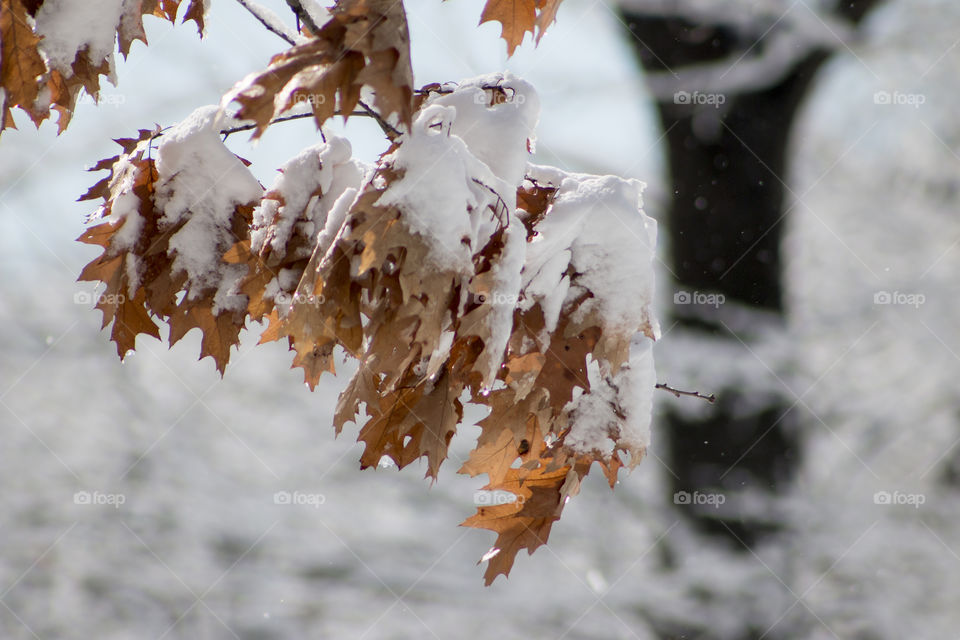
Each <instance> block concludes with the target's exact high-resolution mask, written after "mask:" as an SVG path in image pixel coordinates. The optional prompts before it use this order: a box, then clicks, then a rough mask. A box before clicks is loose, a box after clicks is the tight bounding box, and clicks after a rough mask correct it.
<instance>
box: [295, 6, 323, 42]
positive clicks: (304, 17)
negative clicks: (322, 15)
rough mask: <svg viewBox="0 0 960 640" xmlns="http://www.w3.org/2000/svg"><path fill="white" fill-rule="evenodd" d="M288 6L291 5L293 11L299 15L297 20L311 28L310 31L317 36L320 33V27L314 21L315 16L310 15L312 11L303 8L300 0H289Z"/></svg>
mask: <svg viewBox="0 0 960 640" xmlns="http://www.w3.org/2000/svg"><path fill="white" fill-rule="evenodd" d="M287 6H288V7H290V10H291V11H293V14H294V15H295V16H297V20H299V21H300V22H302V23H303V26H305V27H306V28H307V29H310V33H312V34H313V35H314V36H316V35H317V34H318V33H320V27H318V26H317V23H316V22H314V20H313V16H311V15H310V12H309V11H307V10H306V9H304V8H303V4H302V3H301V2H300V0H287Z"/></svg>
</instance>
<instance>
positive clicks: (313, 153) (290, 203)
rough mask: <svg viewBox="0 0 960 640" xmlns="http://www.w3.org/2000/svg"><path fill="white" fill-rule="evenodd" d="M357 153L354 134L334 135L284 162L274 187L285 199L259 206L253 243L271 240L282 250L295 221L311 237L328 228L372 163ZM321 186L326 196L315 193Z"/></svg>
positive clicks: (257, 245) (257, 247)
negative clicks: (335, 211)
mask: <svg viewBox="0 0 960 640" xmlns="http://www.w3.org/2000/svg"><path fill="white" fill-rule="evenodd" d="M352 155H353V153H352V149H351V147H350V141H349V140H347V139H346V138H341V137H338V136H333V135H328V136H327V142H325V143H324V142H321V143H319V144H316V145H313V146H310V147H307V148H306V149H304V150H303V151H301V152H300V153H299V154H297V155H296V156H295V157H293V158H292V159H290V161H288V162H287V163H286V164H285V165H284V166H283V167H281V168H280V174H279V175H278V176H277V178H276V179H275V180H274V182H273V185H272V186H271V187H270V191H271V192H276V193H277V194H279V196H280V200H277V199H264V200H263V202H262V204H261V205H258V206H257V208H256V209H254V212H253V222H254V231H253V233H252V235H251V246H252V248H253V249H254V250H255V251H258V250H260V248H261V247H262V246H263V244H264V243H265V242H268V241H269V242H270V246H271V249H272V251H273V252H274V253H275V254H277V255H280V256H282V255H283V254H284V252H285V251H286V246H287V242H288V241H289V240H290V236H291V234H292V233H293V229H294V226H295V225H297V224H299V225H301V229H300V231H301V233H302V234H304V235H306V236H308V237H313V236H316V235H317V234H318V233H319V232H320V231H322V230H323V228H324V226H325V225H326V223H327V216H328V214H329V212H330V209H331V207H332V206H333V205H334V203H335V202H336V201H337V199H338V198H339V197H340V195H341V194H342V193H343V192H344V191H345V190H347V189H359V188H360V186H361V184H362V181H363V178H364V174H365V173H366V171H367V167H366V165H364V164H362V163H360V162H358V161H356V160H354V159H353V158H352ZM317 191H319V192H320V193H321V194H322V195H321V196H320V197H317V196H316V195H314V194H315V193H316V192H317ZM281 201H282V202H281ZM308 204H309V207H308ZM304 211H306V219H305V220H304V219H301V215H302V214H303V212H304ZM268 231H269V233H270V235H269V237H268V236H267V234H268ZM301 257H309V256H301Z"/></svg>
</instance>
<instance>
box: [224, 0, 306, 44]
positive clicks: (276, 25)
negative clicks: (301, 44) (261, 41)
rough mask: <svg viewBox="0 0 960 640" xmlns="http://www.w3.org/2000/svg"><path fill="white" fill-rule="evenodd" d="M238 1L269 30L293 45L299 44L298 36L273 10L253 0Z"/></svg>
mask: <svg viewBox="0 0 960 640" xmlns="http://www.w3.org/2000/svg"><path fill="white" fill-rule="evenodd" d="M237 3H238V4H239V5H240V6H241V7H243V8H244V9H246V10H247V11H249V12H250V15H252V16H253V17H254V18H256V19H257V20H258V21H259V22H260V24H262V25H263V26H264V27H266V29H267V31H269V32H271V33H273V34H275V35H277V36H279V37H281V38H283V39H284V40H285V41H286V42H287V44H289V45H290V46H291V47H292V46H294V45H295V44H297V40H296V36H295V35H294V34H292V33H290V31H289V30H288V29H286V25H285V24H283V22H282V21H281V20H280V19H279V18H278V17H277V16H276V14H274V13H273V12H272V11H270V10H269V9H267V8H266V7H263V6H261V5H259V4H257V3H255V2H252V1H251V0H237Z"/></svg>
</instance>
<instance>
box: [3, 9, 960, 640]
mask: <svg viewBox="0 0 960 640" xmlns="http://www.w3.org/2000/svg"><path fill="white" fill-rule="evenodd" d="M263 4H265V5H266V6H268V7H270V8H271V9H273V10H274V11H275V12H276V13H277V14H278V15H280V16H282V17H283V18H284V19H286V20H288V22H289V23H291V24H292V20H289V17H290V15H289V10H287V8H286V5H285V3H284V2H282V1H281V0H272V1H266V0H264V1H263ZM482 4H483V3H482V2H480V1H479V0H474V1H472V2H471V1H468V0H456V1H454V2H445V3H440V2H439V1H437V0H430V1H427V2H424V1H418V2H409V3H407V9H408V13H409V20H410V28H411V39H412V46H413V62H414V71H415V74H416V81H417V83H418V84H420V85H423V84H427V83H430V82H444V81H456V80H460V79H463V78H467V77H471V76H475V75H479V74H481V73H487V72H491V71H497V70H502V69H507V68H508V69H510V70H511V71H513V72H515V73H517V74H518V75H521V76H523V77H525V78H527V79H528V80H530V81H532V82H533V83H534V85H535V86H536V87H537V88H538V90H539V92H540V95H541V102H542V105H543V110H542V114H541V123H540V127H539V139H538V142H537V152H536V156H535V162H538V163H545V164H554V165H557V166H560V167H562V168H564V169H566V170H571V171H580V172H591V173H612V174H617V175H622V176H627V177H636V178H639V179H641V180H643V181H645V182H646V183H647V184H648V191H647V197H646V209H647V211H648V213H649V214H650V215H652V216H654V217H655V218H657V219H658V221H659V222H660V229H661V236H660V259H659V264H658V269H659V280H658V287H659V293H658V295H659V298H660V304H659V308H658V313H659V316H660V320H661V324H662V326H663V336H662V338H661V340H660V341H659V343H658V344H657V347H656V358H657V369H658V377H659V380H660V381H661V382H666V383H669V384H671V385H673V386H676V387H681V388H686V389H697V390H700V391H703V392H706V393H715V394H717V396H718V401H717V403H716V404H713V405H711V404H708V403H706V402H703V401H700V400H697V399H693V398H681V399H677V398H674V397H672V396H671V395H669V394H667V393H660V392H658V396H657V398H656V400H657V402H656V404H655V407H654V440H653V445H652V447H651V448H650V451H649V455H648V457H647V458H646V459H645V460H644V461H643V463H642V464H641V465H640V466H639V467H638V468H637V469H636V470H635V471H634V472H633V473H631V474H629V475H626V474H623V475H622V477H621V481H620V483H619V485H618V486H617V489H616V491H615V492H611V491H610V490H609V489H608V488H607V486H606V484H605V482H604V480H603V478H602V476H601V475H600V474H594V475H595V476H596V477H593V476H591V477H589V478H588V479H587V482H586V483H585V486H584V489H583V492H582V494H581V495H580V496H578V497H577V498H576V499H574V500H572V501H571V503H570V504H569V505H568V506H567V508H566V509H565V511H564V515H563V519H562V520H561V521H560V522H559V523H558V524H556V525H555V526H554V529H553V532H552V535H551V538H550V544H549V545H547V546H545V547H542V548H541V549H539V550H538V551H537V552H536V553H535V554H534V555H533V556H526V555H522V556H518V559H517V563H516V564H515V566H514V569H513V572H512V574H511V576H510V578H509V579H508V580H504V579H503V578H501V579H499V580H497V582H496V583H494V585H493V586H492V587H490V588H486V589H485V588H483V587H482V580H481V574H482V567H476V566H475V564H474V563H475V562H476V560H478V559H479V558H480V556H482V555H483V553H484V552H486V551H487V549H488V548H489V547H490V546H491V544H492V542H493V540H494V536H493V534H491V533H489V532H486V531H481V530H468V529H463V528H458V527H457V526H456V524H457V523H458V522H460V521H461V520H462V519H464V518H466V517H467V516H469V515H470V514H471V513H472V512H473V509H474V506H473V492H474V491H475V490H476V489H478V488H479V487H480V486H481V485H482V480H481V479H479V478H478V479H470V478H467V477H465V476H457V475H456V474H455V473H454V472H455V470H456V469H457V468H458V466H459V462H460V461H461V460H462V459H464V458H465V457H466V456H467V452H468V451H469V450H470V448H471V443H472V441H473V440H475V438H476V436H477V434H478V433H479V429H478V428H476V427H472V426H467V427H465V428H463V429H461V431H460V433H459V434H458V435H457V437H455V438H454V441H453V446H452V449H451V459H450V460H449V461H448V462H447V464H445V465H444V467H443V470H442V473H441V477H440V479H439V481H438V482H437V483H436V484H434V485H433V486H430V484H429V482H428V481H426V480H424V479H423V478H422V474H423V472H424V471H425V467H421V468H417V466H416V465H413V468H409V469H407V470H405V471H403V472H401V473H398V472H397V471H396V470H395V469H390V468H383V469H378V470H376V471H371V470H368V471H365V472H361V471H360V470H359V468H358V463H357V460H358V458H359V456H360V451H361V450H362V447H360V446H359V445H356V444H354V443H353V439H354V438H355V435H356V430H355V429H354V430H353V431H350V430H349V429H348V430H347V432H345V434H344V435H343V437H341V438H339V439H336V440H335V439H334V437H333V429H332V426H331V425H332V414H333V409H334V406H335V402H336V396H337V394H338V393H339V390H340V389H341V388H342V386H343V384H344V382H345V378H346V376H348V375H349V374H350V367H351V365H350V364H349V363H346V364H344V365H341V366H339V367H338V368H339V369H340V370H341V374H340V376H339V377H337V378H331V377H325V378H324V379H323V380H322V382H321V385H320V386H318V388H317V390H316V391H315V392H313V393H310V392H309V391H308V390H307V389H305V388H304V386H303V384H302V376H301V374H300V372H298V371H291V370H290V369H289V365H290V360H291V355H290V354H289V353H288V352H286V350H285V349H284V347H283V346H282V345H280V344H279V343H271V344H268V345H265V346H261V347H259V348H254V347H255V346H256V342H257V335H258V334H259V327H257V326H254V327H253V328H252V329H251V330H250V331H249V332H248V333H247V334H246V337H245V339H244V341H243V343H242V346H241V348H240V351H239V353H236V354H235V355H234V357H233V360H232V365H231V367H230V368H229V369H228V371H227V374H226V377H224V378H223V379H220V378H219V376H218V375H217V374H216V372H215V370H214V367H213V363H212V362H211V361H210V360H209V359H207V360H205V361H203V362H200V363H197V362H196V361H195V360H196V356H197V353H198V352H199V336H198V335H197V334H196V333H194V334H190V335H188V336H187V338H186V339H184V340H183V342H182V343H181V344H179V345H178V346H177V347H176V348H174V349H172V350H167V349H166V348H165V347H162V346H161V344H160V343H158V342H156V341H153V340H151V339H149V338H145V337H141V339H140V341H138V349H137V352H136V354H135V355H133V356H131V357H128V358H127V360H126V361H125V362H124V363H122V364H121V363H120V362H119V361H118V359H117V358H116V353H115V349H114V346H113V345H112V344H111V343H110V342H109V341H108V339H107V335H106V334H103V333H101V332H100V331H99V326H100V313H99V312H95V311H92V310H91V308H90V307H91V305H90V304H89V302H88V301H89V295H90V293H91V292H92V291H93V289H92V288H91V287H90V286H89V285H90V283H76V282H75V280H76V277H77V274H78V273H79V272H80V270H81V268H82V267H83V265H85V264H86V263H87V262H89V261H90V260H92V259H93V258H94V257H95V256H96V255H97V253H98V251H97V250H96V248H95V247H90V246H87V245H81V244H78V243H76V242H74V238H76V237H77V236H78V235H80V233H81V231H82V230H83V224H82V221H83V218H84V216H85V215H86V214H88V213H90V211H91V210H92V209H93V207H92V206H91V203H89V202H84V203H76V202H74V201H75V199H76V198H77V197H78V196H79V195H80V194H81V193H83V192H84V191H85V190H86V189H87V188H88V187H89V186H90V185H91V184H92V183H94V182H96V181H97V180H98V179H99V178H100V176H99V175H95V174H90V173H86V172H85V171H84V168H85V167H87V166H91V165H92V164H94V163H95V162H96V161H97V160H99V159H100V158H103V157H107V156H111V155H114V154H115V153H116V151H117V147H116V145H114V144H113V143H112V142H111V141H110V140H111V138H120V137H127V136H130V135H131V134H133V133H134V132H135V130H136V129H138V128H148V127H151V126H152V125H154V124H156V123H159V124H161V125H164V126H165V125H169V124H172V123H174V122H177V121H179V120H181V119H183V118H184V117H186V116H187V115H188V114H189V113H190V112H191V111H192V110H193V109H194V108H196V107H197V106H200V105H203V104H213V103H217V102H219V99H220V96H221V95H222V94H223V93H224V92H225V91H227V90H228V89H229V88H230V87H231V86H232V85H233V83H234V82H236V81H237V80H239V79H240V78H242V77H243V76H244V75H246V74H247V73H250V72H253V71H257V70H260V69H262V68H263V67H264V65H265V64H266V62H267V61H268V60H269V58H270V56H271V55H273V54H275V53H277V52H279V51H280V50H282V49H283V48H285V44H284V43H283V42H282V41H280V40H279V39H278V38H276V37H275V36H273V35H272V34H270V33H267V32H266V31H265V30H264V29H263V28H262V27H261V26H260V24H259V23H257V22H256V21H255V20H254V19H253V18H252V17H251V16H250V15H249V14H247V13H246V12H245V11H244V10H243V8H242V7H241V6H240V5H239V4H237V3H234V2H230V1H229V0H216V1H215V2H213V3H212V7H211V10H210V13H209V15H208V19H207V25H208V32H207V34H206V37H205V38H204V40H203V41H200V40H199V39H198V38H197V35H196V30H195V29H194V27H193V25H192V24H189V25H185V26H180V25H178V26H177V27H175V28H174V27H171V26H170V25H169V24H167V23H163V24H161V23H160V22H159V21H158V20H150V19H148V20H147V32H148V37H149V40H150V46H149V47H148V48H145V47H143V46H142V45H135V46H134V49H133V52H132V53H131V55H130V57H129V59H128V60H127V61H123V60H122V59H121V60H118V61H117V78H118V86H117V87H116V88H114V87H110V86H109V85H106V86H105V87H104V89H103V91H102V92H101V96H100V97H101V103H102V104H101V105H100V106H99V107H96V106H94V105H93V103H92V100H86V101H85V102H84V103H83V104H81V105H80V107H79V108H78V112H77V114H76V117H75V120H74V122H73V125H72V126H71V127H70V129H69V130H68V131H67V132H66V133H64V134H63V135H62V136H59V137H57V136H56V135H55V127H54V126H53V125H51V124H50V123H47V124H45V125H44V126H43V127H42V129H41V130H40V131H39V132H37V131H35V130H34V129H33V128H32V125H31V124H30V123H29V122H28V121H27V120H26V119H25V118H20V117H19V116H20V115H21V114H18V120H17V125H18V126H19V127H20V130H19V131H12V130H8V131H6V132H4V134H3V138H2V142H0V275H2V277H0V326H2V328H3V331H2V332H0V353H2V366H0V484H2V487H3V489H2V491H0V513H2V516H0V541H2V544H0V636H2V637H4V638H44V639H45V638H72V637H76V638H84V637H96V638H104V639H113V638H147V639H152V638H155V639H160V638H216V639H219V638H241V639H243V640H248V639H249V640H260V639H264V640H266V639H272V638H277V639H280V638H284V639H286V638H291V639H292V638H298V639H299V638H371V639H372V638H462V637H470V638H530V637H533V638H571V639H574V638H639V639H647V638H650V639H667V638H689V639H694V638H722V639H749V638H771V639H787V638H858V639H864V640H867V639H870V640H872V639H886V638H891V639H892V638H902V637H910V638H918V639H927V638H929V639H942V638H951V637H956V636H957V629H958V628H960V613H958V610H957V608H956V603H957V602H958V601H960V520H958V517H957V513H960V491H958V489H960V446H958V445H960V410H958V407H960V403H958V395H960V390H958V385H957V384H956V380H957V379H958V377H960V336H958V331H957V329H956V326H957V324H958V321H960V305H958V304H957V295H958V291H960V288H958V286H957V278H956V275H955V274H956V272H957V270H958V269H957V267H958V264H960V249H958V245H960V218H958V216H957V213H956V210H957V208H958V204H960V191H958V188H960V171H958V170H960V155H958V154H960V120H958V118H957V117H956V111H957V105H958V97H960V93H958V90H957V86H958V84H957V80H956V78H957V77H958V73H960V5H958V4H957V3H955V2H951V1H950V0H888V1H886V2H883V1H868V0H852V1H851V0H846V1H843V2H834V1H832V0H793V1H788V0H735V1H734V0H724V1H723V2H720V1H719V0H630V1H627V0H624V1H623V2H622V3H621V4H620V5H617V4H615V3H612V2H607V1H603V0H601V1H599V2H593V1H592V0H566V1H565V2H564V3H563V5H562V7H561V9H560V11H559V14H558V21H557V23H556V24H555V25H553V27H551V29H550V30H549V31H548V32H547V34H546V36H545V37H544V39H543V40H542V41H541V43H540V45H539V47H537V48H534V47H533V46H532V44H531V43H530V42H529V40H528V41H527V43H525V44H524V46H522V47H521V48H520V49H519V50H518V53H517V55H516V56H514V57H513V58H511V59H509V60H508V59H507V58H506V54H505V47H504V44H503V42H502V41H501V40H499V37H498V36H499V26H498V25H497V26H494V25H491V24H486V25H484V26H482V27H480V28H477V27H476V23H477V20H478V17H479V15H480V11H481V9H482ZM355 120H361V119H355ZM338 126H339V125H338ZM346 133H347V135H349V137H350V139H351V141H352V142H353V143H354V151H355V154H356V155H357V156H358V157H360V158H362V159H364V160H368V161H369V160H373V159H374V158H375V157H376V156H377V155H378V154H379V153H380V152H381V151H383V149H384V141H383V138H382V134H381V133H380V132H379V130H378V129H377V128H376V127H375V125H372V124H371V123H369V122H362V121H359V122H354V121H353V120H352V121H351V122H350V124H349V125H348V127H347V130H346ZM316 138H317V133H316V131H315V130H314V129H313V126H312V124H310V123H306V122H294V123H287V124H285V125H281V126H275V127H272V128H271V129H270V131H269V132H268V133H267V134H266V135H265V136H264V138H263V140H262V141H261V142H260V143H259V145H257V146H256V147H251V146H250V145H248V144H247V142H246V140H245V138H244V137H243V136H242V135H239V136H231V138H230V141H229V144H230V145H231V146H232V148H233V149H234V150H235V151H236V152H237V153H239V154H240V155H243V156H244V157H247V158H248V159H250V160H252V161H253V166H252V169H253V170H254V171H255V173H256V175H257V177H258V178H259V179H260V180H261V182H263V183H264V184H265V185H268V186H269V184H270V183H271V182H272V180H273V175H274V170H275V168H276V167H278V166H279V165H280V164H282V163H283V161H284V160H286V159H287V158H289V157H291V156H293V155H294V154H295V153H296V152H297V151H299V150H300V149H301V148H303V147H305V146H308V145H310V144H312V143H313V142H314V141H315V140H316ZM480 417H482V416H481V415H471V414H468V418H470V419H472V420H477V419H479V418H480ZM83 492H86V493H83ZM277 492H288V493H290V494H293V493H294V492H299V493H300V494H302V495H303V496H306V497H308V498H309V499H306V500H301V502H302V504H277V503H276V501H275V500H274V495H275V493H277ZM78 494H79V495H80V496H81V497H80V498H77V497H76V496H77V495H78ZM83 496H86V497H89V498H90V500H89V501H86V500H85V499H84V498H83Z"/></svg>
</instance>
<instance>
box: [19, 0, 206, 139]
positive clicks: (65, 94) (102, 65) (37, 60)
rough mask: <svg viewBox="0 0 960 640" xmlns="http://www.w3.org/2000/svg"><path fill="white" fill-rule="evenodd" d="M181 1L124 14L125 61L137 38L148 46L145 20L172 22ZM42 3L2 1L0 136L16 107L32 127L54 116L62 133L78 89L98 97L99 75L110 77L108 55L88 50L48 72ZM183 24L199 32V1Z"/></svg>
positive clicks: (152, 1) (147, 4)
mask: <svg viewBox="0 0 960 640" xmlns="http://www.w3.org/2000/svg"><path fill="white" fill-rule="evenodd" d="M181 3H184V0H141V1H140V2H139V3H138V4H139V10H138V11H134V12H124V14H123V15H122V16H121V18H120V21H119V23H118V24H117V44H118V47H119V49H120V53H122V54H123V55H124V57H126V56H127V55H128V54H129V53H130V47H131V45H132V44H133V42H134V41H135V40H140V41H142V42H144V43H146V42H147V36H146V34H145V33H144V31H143V16H147V15H152V16H156V17H158V18H163V19H165V20H169V21H170V22H175V21H176V18H177V11H178V10H179V8H180V4H181ZM43 4H44V0H0V86H2V87H3V95H2V96H0V101H2V103H0V132H2V131H3V130H4V129H5V128H7V127H11V128H16V127H15V126H14V122H13V115H12V113H11V111H12V109H13V108H14V107H19V108H20V109H22V110H23V111H25V112H26V113H27V115H29V116H30V119H31V120H32V121H33V123H34V125H36V126H39V125H40V123H41V122H43V121H44V120H46V119H47V118H49V117H50V110H51V108H52V109H53V110H54V111H56V112H57V113H58V118H57V126H58V127H59V130H60V132H63V130H64V129H66V128H67V125H68V124H70V119H71V118H72V117H73V110H74V108H75V107H76V104H77V98H78V97H79V95H80V90H81V89H83V90H84V91H86V92H87V94H88V95H90V96H92V97H93V98H94V99H97V96H98V95H99V92H100V76H109V75H110V71H111V62H112V61H111V60H110V57H111V56H112V54H110V55H108V56H104V57H96V56H93V55H92V54H91V52H90V51H89V49H88V48H86V47H84V48H82V49H80V50H79V51H77V53H76V58H75V59H74V61H73V63H72V64H71V65H70V67H69V68H63V69H58V68H51V67H50V65H49V64H48V61H47V59H46V58H45V57H44V56H43V55H42V53H43V45H42V42H41V37H40V36H39V35H38V34H37V30H36V27H37V24H36V19H37V15H38V13H39V12H40V11H41V10H42V8H43ZM185 4H186V5H187V9H186V12H185V13H184V16H183V21H184V22H186V21H187V20H193V21H194V22H195V23H196V25H197V29H198V30H199V31H200V33H201V34H202V33H203V28H204V24H203V0H189V2H187V3H185Z"/></svg>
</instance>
